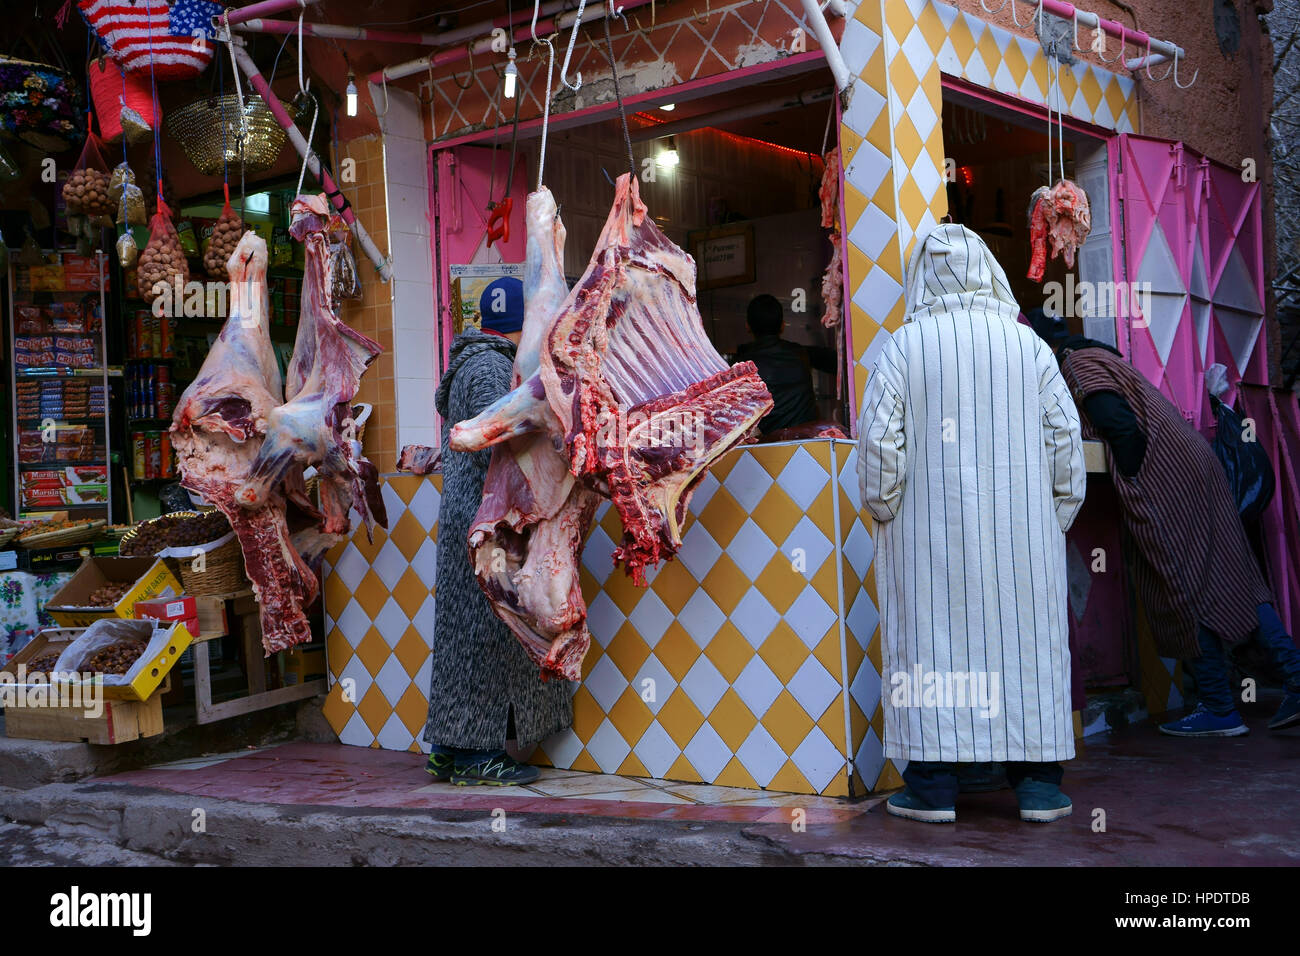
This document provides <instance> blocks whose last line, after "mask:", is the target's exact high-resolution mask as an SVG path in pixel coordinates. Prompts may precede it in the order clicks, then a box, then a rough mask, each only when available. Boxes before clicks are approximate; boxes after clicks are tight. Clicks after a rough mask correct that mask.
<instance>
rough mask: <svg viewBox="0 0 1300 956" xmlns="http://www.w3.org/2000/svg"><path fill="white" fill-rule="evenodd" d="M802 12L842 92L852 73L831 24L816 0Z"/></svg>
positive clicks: (810, 0) (807, 3) (806, 0)
mask: <svg viewBox="0 0 1300 956" xmlns="http://www.w3.org/2000/svg"><path fill="white" fill-rule="evenodd" d="M1013 2H1014V0H1013ZM803 12H804V16H805V18H806V19H807V21H808V25H809V26H810V27H812V31H813V33H814V34H816V36H817V42H818V43H819V44H821V48H822V53H824V54H825V55H826V65H827V66H829V67H830V68H831V75H832V76H834V77H835V88H836V89H837V90H839V91H840V92H841V93H843V92H844V91H845V90H847V89H848V88H849V84H850V83H852V82H853V75H852V74H851V73H850V72H849V68H848V65H847V64H845V62H844V57H842V56H841V55H840V47H839V44H838V43H836V42H835V36H834V34H832V33H831V26H830V24H829V23H827V22H826V15H825V14H823V13H822V8H821V7H819V6H818V5H817V0H803Z"/></svg>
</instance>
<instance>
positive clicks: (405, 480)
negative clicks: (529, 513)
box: [324, 441, 897, 796]
mask: <svg viewBox="0 0 1300 956" xmlns="http://www.w3.org/2000/svg"><path fill="white" fill-rule="evenodd" d="M854 455H855V446H854V444H853V443H851V442H845V441H838V442H833V441H808V442H789V443H783V444H776V445H758V446H751V447H747V448H743V449H738V450H735V451H732V452H730V453H729V454H727V455H726V456H724V457H723V458H722V459H721V460H720V461H719V462H718V464H717V465H715V466H714V467H713V469H712V470H711V471H710V473H709V474H708V475H707V476H706V477H705V478H704V480H703V481H702V482H701V484H700V487H699V488H698V490H697V491H696V492H695V495H694V497H693V498H692V500H691V507H690V511H691V519H690V522H689V524H688V526H687V531H686V535H685V538H684V541H683V545H682V549H681V551H680V552H679V553H678V555H677V558H676V559H675V560H673V561H670V562H667V563H665V564H663V565H661V566H660V567H659V569H658V570H657V571H655V572H654V573H653V574H651V575H649V576H648V577H649V587H647V588H638V587H636V586H635V585H633V584H632V582H631V580H630V579H629V578H627V576H626V575H625V574H624V573H623V571H622V570H621V569H615V568H614V566H613V562H612V560H611V557H610V555H611V553H612V551H613V550H614V542H616V541H617V540H619V539H620V538H621V536H622V528H621V526H620V523H619V518H618V514H617V512H616V511H614V510H613V508H612V507H610V506H608V505H605V506H603V507H602V509H601V511H599V512H598V513H597V519H596V525H595V526H594V527H593V529H592V532H591V535H590V537H589V538H588V540H587V547H586V550H585V551H584V553H583V560H582V564H583V568H582V581H583V592H584V594H585V595H586V598H587V602H588V609H589V610H588V626H589V628H590V630H591V634H592V644H591V650H590V651H589V652H588V655H587V658H586V661H585V662H584V665H583V679H582V681H581V682H580V683H579V684H576V685H575V691H574V698H573V704H574V721H573V727H572V728H571V729H570V730H567V731H564V732H563V733H560V734H557V735H555V736H554V737H552V738H550V739H548V740H547V741H545V742H544V743H543V744H542V746H541V748H540V749H541V751H542V753H543V754H544V757H545V760H544V761H543V762H549V763H551V764H553V765H554V766H556V767H562V768H567V769H575V770H592V771H602V772H605V773H620V774H628V775H633V776H641V777H656V778H667V779H672V780H686V781H699V782H701V783H708V784H719V785H722V786H739V787H750V788H765V789H773V790H783V791H788V792H797V793H818V794H826V795H832V796H843V795H848V794H849V792H850V775H852V787H853V792H855V793H863V792H865V791H866V790H870V789H879V788H880V787H883V786H889V785H890V784H891V783H892V782H893V781H894V780H896V779H897V778H896V775H895V774H894V771H893V769H892V767H888V765H887V763H886V761H885V760H884V757H883V754H882V750H881V744H880V736H881V728H880V720H881V717H880V700H879V698H880V650H879V639H878V636H877V633H878V628H877V621H878V615H877V613H876V602H875V599H874V593H873V592H874V588H875V585H874V581H871V582H869V583H867V584H865V585H864V583H863V581H864V579H865V578H867V577H868V571H869V568H870V566H871V560H872V556H873V547H872V542H871V536H870V534H869V528H868V526H867V525H866V524H864V521H863V518H862V517H861V515H860V514H859V509H858V504H857V496H858V495H857V478H856V473H855V467H854ZM440 486H441V480H440V479H439V478H437V477H431V478H418V477H413V476H390V477H387V478H385V479H384V491H383V493H384V498H385V501H386V502H387V504H388V514H389V519H390V524H391V526H392V531H391V532H390V533H388V534H385V533H383V532H382V531H377V532H376V537H375V541H374V543H373V544H372V543H369V542H367V541H366V536H365V532H364V531H362V530H358V531H356V532H354V534H353V537H352V539H351V540H350V541H348V542H346V543H344V544H341V545H340V546H338V547H336V548H335V549H334V550H333V551H331V552H330V554H329V555H328V557H327V564H326V571H325V585H324V590H325V611H326V632H327V647H328V656H329V667H330V673H331V688H330V693H329V697H328V700H327V703H326V705H325V715H326V717H327V719H328V720H329V722H330V725H331V726H332V727H333V728H334V730H335V731H336V732H337V733H338V735H339V738H340V740H342V741H343V743H346V744H355V745H359V746H377V747H383V748H387V749H394V750H419V749H423V747H424V745H423V743H422V742H421V741H420V739H419V734H420V731H421V729H422V728H423V725H424V719H425V711H426V709H427V699H428V698H427V694H428V680H429V671H428V656H429V647H430V642H431V641H432V639H433V618H434V607H435V601H436V595H435V594H434V593H433V585H434V570H435V566H436V562H435V542H436V540H437V533H438V532H437V520H438V506H439V503H440V499H441V495H440V490H439V489H440Z"/></svg>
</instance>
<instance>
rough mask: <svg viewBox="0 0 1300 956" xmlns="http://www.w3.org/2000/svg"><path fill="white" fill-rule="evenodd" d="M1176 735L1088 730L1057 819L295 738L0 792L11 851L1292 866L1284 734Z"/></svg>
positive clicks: (975, 800)
mask: <svg viewBox="0 0 1300 956" xmlns="http://www.w3.org/2000/svg"><path fill="white" fill-rule="evenodd" d="M1262 718H1263V712H1262V711H1260V712H1259V713H1254V714H1251V715H1250V718H1249V719H1250V721H1251V723H1252V725H1253V731H1252V733H1251V735H1250V736H1247V737H1240V738H1234V739H1226V740H1179V739H1175V738H1170V737H1164V736H1161V735H1160V734H1158V733H1157V732H1156V730H1155V727H1154V725H1152V724H1143V725H1139V726H1136V727H1132V728H1130V729H1128V730H1126V731H1124V732H1121V733H1116V734H1109V735H1101V736H1097V737H1093V738H1089V740H1088V742H1087V744H1086V746H1085V747H1084V748H1083V749H1082V751H1081V753H1080V756H1079V758H1078V759H1076V760H1075V761H1074V762H1073V763H1072V764H1070V765H1069V766H1068V770H1067V776H1066V783H1065V789H1066V791H1067V792H1068V793H1069V794H1070V795H1071V796H1072V798H1073V799H1074V802H1075V814H1074V815H1073V816H1072V817H1071V818H1069V819H1068V820H1065V821H1062V822H1060V823H1057V824H1052V825H1048V826H1034V825H1029V824H1024V823H1021V822H1020V821H1019V819H1018V818H1017V817H1016V812H1015V804H1014V799H1013V796H1012V794H1011V793H1010V792H1009V791H1005V790H1004V791H999V792H993V793H984V794H972V795H968V796H963V797H962V800H961V802H960V803H959V806H958V813H959V820H958V823H957V824H956V825H955V826H950V827H947V826H946V827H937V826H925V825H920V824H915V823H911V822H908V821H903V820H898V819H895V818H893V817H890V816H888V815H887V814H885V813H884V812H883V809H882V808H881V807H880V805H879V804H880V801H881V797H880V796H876V797H872V798H867V799H859V800H856V801H847V800H836V799H827V798H818V797H807V796H799V795H782V794H756V793H755V792H753V791H745V790H731V789H730V788H717V787H699V786H690V785H681V784H674V783H672V782H670V781H649V780H635V779H632V778H622V777H617V776H602V775H596V774H577V773H573V772H568V771H547V772H546V773H545V774H544V775H543V777H542V779H541V780H539V781H538V783H537V784H536V785H535V786H534V787H532V788H529V789H527V790H524V789H488V788H457V787H452V786H450V785H448V784H434V783H430V781H429V778H428V777H427V775H426V774H425V773H424V770H423V758H421V757H420V756H419V755H416V754H402V753H393V752H389V751H382V750H377V749H364V748H356V747H345V746H342V745H338V744H321V743H305V742H294V743H288V744H282V745H279V746H272V747H266V748H262V749H259V750H255V751H248V750H245V751H236V752H233V753H230V754H215V755H207V756H204V757H195V758H188V759H186V760H182V761H178V762H174V763H171V764H164V765H159V766H156V767H153V768H149V769H145V770H137V771H131V772H127V773H120V774H115V775H112V776H108V777H104V778H93V779H89V780H83V781H80V782H77V783H53V784H48V785H45V786H42V787H37V788H34V789H31V790H27V791H16V790H10V791H4V792H2V793H0V812H2V813H3V815H4V816H6V817H8V818H10V819H14V820H17V821H18V822H20V823H22V824H30V825H39V824H41V823H42V822H44V823H45V824H46V826H48V828H49V829H48V830H47V831H44V832H45V833H46V834H51V835H53V836H55V837H56V838H57V839H54V840H50V841H44V840H42V841H41V842H40V843H39V848H38V847H37V841H36V839H35V837H36V831H33V830H30V829H26V828H24V827H15V826H12V825H11V826H7V827H4V828H3V829H0V849H4V848H9V849H11V850H12V853H11V854H7V855H8V856H9V858H10V860H11V861H15V862H16V861H18V860H19V859H22V860H24V861H30V862H35V863H40V862H58V861H60V860H62V859H76V860H85V861H87V862H89V861H94V860H100V861H103V862H119V863H124V864H131V863H150V862H156V861H157V860H166V861H175V862H180V863H240V864H251V865H277V864H283V863H287V862H293V863H296V864H322V865H331V864H362V865H365V864H369V865H400V864H444V865H445V864H457V863H479V864H513V865H519V864H548V865H564V864H598V865H600V864H604V865H617V864H630V863H643V864H650V865H655V864H663V865H701V864H702V865H708V864H795V865H820V864H831V865H845V864H848V865H922V866H925V865H978V864H997V863H1002V864H1021V863H1023V864H1053V865H1074V866H1099V865H1102V866H1104V865H1139V864H1145V865H1162V866H1199V865H1207V864H1221V865H1237V864H1257V865H1260V864H1262V865H1292V866H1293V865H1296V863H1297V862H1300V817H1298V816H1297V813H1296V801H1295V794H1296V791H1297V789H1298V788H1300V748H1298V747H1297V738H1300V733H1297V732H1294V731H1293V732H1290V733H1284V734H1269V733H1268V732H1267V731H1266V730H1265V729H1264V727H1263V720H1262Z"/></svg>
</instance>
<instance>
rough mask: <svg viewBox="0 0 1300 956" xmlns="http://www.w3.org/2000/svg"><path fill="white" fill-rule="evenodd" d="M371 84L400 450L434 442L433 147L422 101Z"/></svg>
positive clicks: (437, 359) (436, 433)
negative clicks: (383, 197) (384, 204)
mask: <svg viewBox="0 0 1300 956" xmlns="http://www.w3.org/2000/svg"><path fill="white" fill-rule="evenodd" d="M386 95H387V112H385V91H384V89H382V88H381V87H378V86H376V85H375V84H373V83H372V84H370V96H371V100H372V102H373V103H374V104H375V110H376V112H378V113H379V114H381V116H380V128H381V130H382V131H383V136H384V185H385V187H386V189H387V200H388V249H389V255H390V256H391V258H392V260H393V276H394V278H393V282H392V303H393V386H394V389H395V392H396V395H395V398H396V406H397V450H398V451H400V450H401V449H402V448H403V447H404V446H406V445H437V444H438V442H439V435H438V430H437V427H436V426H435V423H434V419H435V416H434V408H433V395H434V390H435V388H436V385H437V381H438V377H439V369H438V362H439V358H438V350H437V347H436V338H435V333H434V326H435V319H434V291H433V262H432V258H431V254H430V244H429V230H430V222H429V171H428V146H427V144H426V143H425V140H424V123H423V119H422V117H421V113H420V102H419V100H418V99H417V98H416V97H415V96H414V95H413V94H411V93H406V92H403V91H401V90H395V89H393V88H392V87H389V88H388V89H387V94H386Z"/></svg>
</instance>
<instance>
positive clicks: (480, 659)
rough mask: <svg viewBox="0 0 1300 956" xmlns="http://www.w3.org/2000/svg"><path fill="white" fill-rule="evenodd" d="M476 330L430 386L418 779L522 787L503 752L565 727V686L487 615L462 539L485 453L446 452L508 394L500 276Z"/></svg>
mask: <svg viewBox="0 0 1300 956" xmlns="http://www.w3.org/2000/svg"><path fill="white" fill-rule="evenodd" d="M479 312H480V316H481V317H480V322H481V324H482V327H481V329H476V328H473V327H470V328H467V329H466V330H465V331H464V332H462V333H461V334H460V335H457V336H456V338H455V340H454V341H453V342H452V345H451V360H450V362H449V363H448V366H447V371H446V372H445V373H444V374H443V376H442V380H441V381H440V382H439V383H438V391H437V394H436V396H435V404H436V406H437V408H438V413H439V414H440V415H441V416H442V476H443V477H442V481H443V485H442V507H441V510H440V512H439V516H438V546H437V562H438V565H437V580H436V584H437V597H438V599H437V604H436V612H435V617H434V626H433V649H432V653H431V668H430V678H429V684H430V686H429V715H428V720H427V722H426V723H425V726H424V740H425V741H426V742H427V743H428V744H429V746H430V753H429V760H428V764H427V767H426V769H427V770H428V771H429V773H430V774H432V775H433V777H434V778H435V779H436V780H450V781H451V782H452V783H454V784H491V785H497V786H501V785H511V784H525V783H529V782H531V781H533V780H535V779H537V776H538V770H537V768H536V767H533V766H530V765H528V764H525V763H520V762H519V761H518V760H516V759H515V758H514V757H512V756H511V755H510V754H509V753H507V751H506V742H507V741H508V740H513V741H514V742H515V746H516V748H517V751H526V750H528V749H530V748H531V747H533V746H535V745H536V744H537V743H539V742H540V741H541V740H543V739H544V738H546V737H549V736H550V735H551V734H554V733H556V732H558V731H561V730H564V729H565V728H567V727H568V726H569V725H570V724H571V723H572V722H573V706H572V703H571V701H570V696H569V685H568V684H567V683H566V682H564V681H550V682H546V683H543V681H542V679H541V675H540V672H539V671H538V668H537V665H535V664H534V663H533V662H532V661H530V660H529V659H528V655H527V654H526V653H525V652H524V649H523V646H522V645H521V644H520V643H519V641H518V640H516V639H515V637H514V635H513V634H511V632H510V630H509V628H507V627H506V625H505V624H504V623H502V621H501V620H500V619H499V618H498V617H497V616H496V615H495V614H494V613H493V612H492V608H491V606H490V605H489V604H488V600H487V598H486V597H485V596H484V595H483V592H482V590H481V589H480V588H479V585H478V580H477V579H476V578H475V576H474V569H473V568H472V567H471V565H470V558H469V548H468V547H467V546H466V539H467V538H468V536H469V529H470V525H471V524H472V523H473V520H474V515H475V513H476V512H477V511H478V506H479V503H480V502H481V501H482V498H483V483H484V480H485V479H486V477H487V470H488V462H489V461H490V460H491V455H492V452H491V450H490V449H485V450H483V451H477V452H469V453H467V452H457V451H452V450H450V448H449V447H448V439H449V436H450V434H451V427H452V426H453V425H454V424H456V423H457V422H460V421H464V420H465V419H467V418H473V417H474V416H475V415H478V414H479V413H480V412H482V411H483V410H484V409H485V408H487V406H489V405H491V404H492V403H493V402H495V401H496V400H497V399H498V398H500V397H501V396H502V395H504V394H506V393H507V392H508V391H510V387H511V385H510V378H511V373H512V370H513V367H514V360H515V347H516V346H517V345H518V343H519V337H520V332H521V330H522V329H523V324H524V292H523V283H522V282H520V280H519V279H516V278H514V277H511V276H505V277H502V278H500V279H496V280H495V281H493V282H492V283H491V284H489V285H488V286H487V287H486V288H485V289H484V290H483V293H482V295H481V296H480V299H479Z"/></svg>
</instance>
